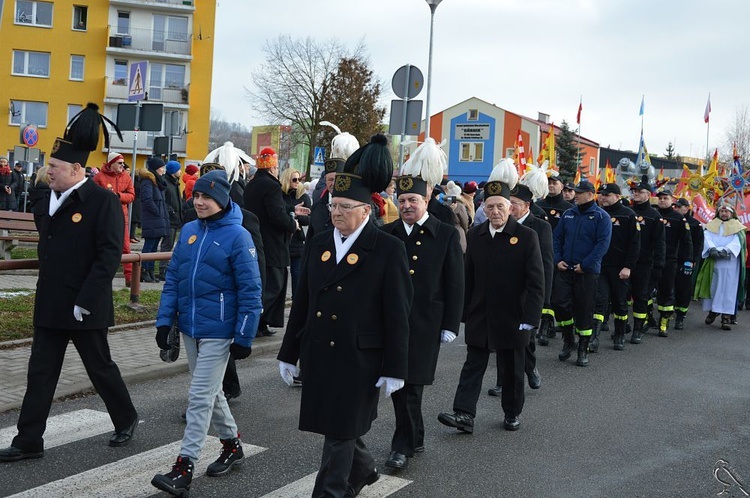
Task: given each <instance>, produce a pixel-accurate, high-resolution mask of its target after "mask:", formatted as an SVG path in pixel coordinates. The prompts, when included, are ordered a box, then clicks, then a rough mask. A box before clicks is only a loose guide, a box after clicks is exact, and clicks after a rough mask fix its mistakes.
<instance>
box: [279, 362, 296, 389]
mask: <svg viewBox="0 0 750 498" xmlns="http://www.w3.org/2000/svg"><path fill="white" fill-rule="evenodd" d="M279 373H280V374H281V380H283V381H284V382H286V385H287V386H291V385H292V383H293V382H294V378H295V377H298V376H299V368H297V366H296V365H292V364H291V363H287V362H285V361H280V362H279Z"/></svg>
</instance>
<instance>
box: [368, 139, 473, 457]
mask: <svg viewBox="0 0 750 498" xmlns="http://www.w3.org/2000/svg"><path fill="white" fill-rule="evenodd" d="M446 163H447V158H446V156H445V153H444V152H443V151H442V150H441V149H440V147H438V146H437V144H435V141H434V140H433V139H432V138H427V139H426V140H425V142H424V143H423V144H422V145H420V146H419V147H418V148H417V149H416V150H415V151H414V153H413V154H412V156H411V159H409V161H407V162H406V163H405V164H404V166H403V168H402V169H401V172H402V173H403V176H400V177H399V178H397V179H396V191H397V193H398V209H399V213H400V215H401V217H400V219H399V220H396V221H394V222H393V223H389V224H387V225H384V226H383V227H382V230H383V231H385V232H387V233H390V234H391V235H393V236H395V237H397V238H399V239H401V240H402V241H403V242H404V244H405V245H406V252H407V255H408V256H409V267H410V270H409V273H410V274H411V281H412V284H413V286H414V301H413V303H412V307H411V313H410V314H409V374H408V376H407V377H406V384H405V386H404V388H403V389H400V390H398V391H396V392H395V393H393V395H392V396H391V399H392V400H393V408H394V410H395V413H396V430H395V432H394V434H393V440H392V441H391V454H390V456H389V457H388V460H387V461H386V462H385V465H386V466H387V467H391V468H395V469H403V468H405V467H406V466H407V462H408V460H407V458H408V457H412V456H414V453H415V452H417V453H419V452H422V451H424V422H423V420H422V392H423V390H424V386H425V385H430V384H432V382H433V381H434V379H435V369H436V367H437V360H438V354H439V353H440V343H446V342H451V341H453V340H454V339H455V338H456V335H457V334H458V329H459V326H460V325H461V313H462V312H463V298H464V269H463V254H462V252H461V245H460V243H459V241H458V232H457V231H456V229H455V228H454V227H453V225H448V224H447V223H442V222H441V221H440V220H438V219H437V218H435V217H434V216H432V215H430V214H429V213H428V212H427V202H428V199H429V197H430V195H431V194H432V186H433V185H435V184H436V183H438V182H439V181H440V178H441V177H442V175H443V169H444V166H445V164H446Z"/></svg>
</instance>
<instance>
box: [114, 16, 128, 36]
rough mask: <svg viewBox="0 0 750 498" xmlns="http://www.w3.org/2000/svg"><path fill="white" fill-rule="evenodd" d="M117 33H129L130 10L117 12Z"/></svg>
mask: <svg viewBox="0 0 750 498" xmlns="http://www.w3.org/2000/svg"><path fill="white" fill-rule="evenodd" d="M117 34H118V35H129V34H130V12H122V11H118V12H117Z"/></svg>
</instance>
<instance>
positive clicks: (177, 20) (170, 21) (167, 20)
mask: <svg viewBox="0 0 750 498" xmlns="http://www.w3.org/2000/svg"><path fill="white" fill-rule="evenodd" d="M187 40H188V19H187V17H175V16H162V15H155V16H154V39H153V44H152V48H153V49H154V50H164V48H165V42H166V41H178V42H186V41H187Z"/></svg>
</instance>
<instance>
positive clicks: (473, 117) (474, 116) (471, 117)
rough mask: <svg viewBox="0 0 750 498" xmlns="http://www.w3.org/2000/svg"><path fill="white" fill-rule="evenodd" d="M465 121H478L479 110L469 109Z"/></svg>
mask: <svg viewBox="0 0 750 498" xmlns="http://www.w3.org/2000/svg"><path fill="white" fill-rule="evenodd" d="M466 120H467V121H478V120H479V109H469V112H468V115H467V116H466Z"/></svg>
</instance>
